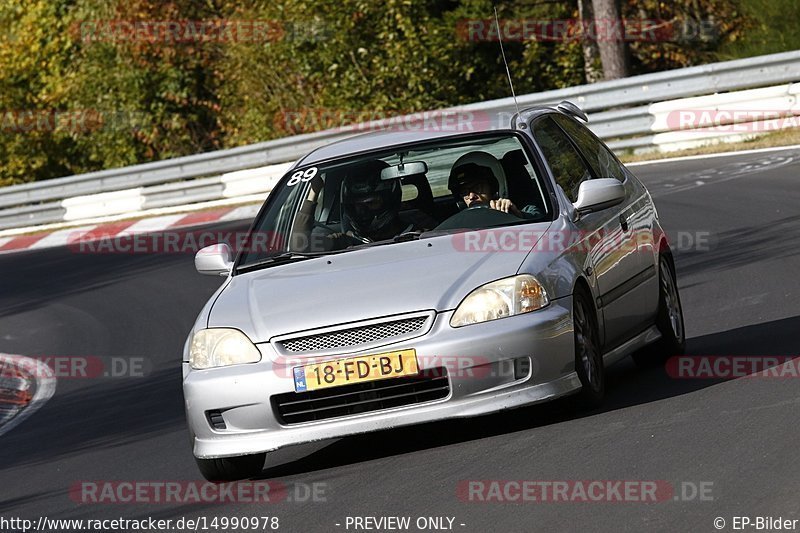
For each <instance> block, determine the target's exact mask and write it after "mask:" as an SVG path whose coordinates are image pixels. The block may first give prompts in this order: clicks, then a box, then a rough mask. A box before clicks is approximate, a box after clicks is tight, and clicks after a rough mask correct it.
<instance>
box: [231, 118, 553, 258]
mask: <svg viewBox="0 0 800 533" xmlns="http://www.w3.org/2000/svg"><path fill="white" fill-rule="evenodd" d="M546 198H547V195H546V194H545V186H544V182H543V181H542V179H541V178H540V176H538V174H537V173H536V172H535V170H534V166H533V165H532V164H531V161H530V159H529V157H528V154H527V152H526V150H525V149H524V148H523V145H522V143H521V142H520V140H519V139H518V137H517V136H516V134H512V133H505V134H498V133H494V134H487V135H483V136H479V137H474V136H473V137H470V138H469V139H464V138H463V137H462V138H460V139H457V140H453V139H445V140H440V141H437V142H427V143H424V144H420V145H418V146H416V145H415V146H408V145H405V146H403V147H402V148H394V149H391V148H389V149H386V150H382V151H380V152H373V153H371V154H368V155H360V156H359V157H357V158H348V159H346V160H338V161H330V162H326V163H321V164H318V165H307V166H300V167H298V168H296V169H294V170H292V171H290V172H289V173H288V174H287V175H286V176H284V178H283V179H282V180H281V181H280V182H279V183H278V185H277V188H276V190H274V191H272V193H271V197H270V199H269V201H268V206H267V208H266V209H265V210H263V212H262V213H261V215H260V217H259V219H258V221H257V224H256V226H255V229H254V231H253V232H252V233H251V234H250V236H249V239H248V242H247V243H246V246H245V251H244V252H243V254H242V255H241V257H240V260H239V263H238V265H237V267H238V268H247V267H252V266H254V265H256V264H261V263H264V262H267V263H271V264H276V263H277V262H278V261H276V259H277V260H281V261H285V260H295V259H301V258H303V257H308V256H311V255H318V254H329V253H341V252H347V251H350V250H353V249H357V248H360V247H365V246H373V245H378V244H380V245H383V244H394V243H397V242H402V241H404V240H412V239H415V238H419V237H420V236H425V235H435V234H437V233H439V232H445V231H446V232H450V231H463V230H476V229H481V228H487V227H497V226H503V225H511V224H524V223H530V222H539V221H542V220H548V219H549V218H550V217H551V212H550V209H551V208H550V205H549V202H548V201H547V200H546ZM429 232H430V233H429Z"/></svg>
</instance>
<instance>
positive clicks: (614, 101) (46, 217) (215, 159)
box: [0, 51, 800, 229]
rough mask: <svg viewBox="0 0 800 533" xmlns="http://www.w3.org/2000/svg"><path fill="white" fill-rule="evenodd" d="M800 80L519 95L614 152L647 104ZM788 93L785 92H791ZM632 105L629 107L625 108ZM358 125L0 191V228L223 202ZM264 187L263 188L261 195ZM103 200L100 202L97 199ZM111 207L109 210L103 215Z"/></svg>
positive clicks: (499, 106) (754, 77)
mask: <svg viewBox="0 0 800 533" xmlns="http://www.w3.org/2000/svg"><path fill="white" fill-rule="evenodd" d="M797 81H800V51H793V52H785V53H781V54H773V55H768V56H760V57H753V58H747V59H741V60H735V61H727V62H722V63H713V64H709V65H702V66H697V67H689V68H684V69H677V70H671V71H665V72H659V73H654V74H646V75H642V76H633V77H629V78H624V79H620V80H613V81H607V82H599V83H595V84H591V85H581V86H576V87H569V88H566V89H559V90H554V91H546V92H542V93H535V94H528V95H521V96H519V97H518V101H519V106H520V107H529V106H533V105H542V104H552V103H557V102H560V101H562V100H571V101H573V102H575V103H577V104H578V105H579V106H580V107H581V108H582V109H584V110H585V111H587V112H588V113H590V115H591V116H590V127H591V128H592V129H593V130H594V131H595V133H597V134H598V135H599V136H600V137H601V138H603V139H605V140H608V141H611V142H609V145H610V146H611V147H612V148H614V149H615V150H623V149H640V148H647V147H652V146H654V144H655V142H656V141H655V135H656V134H657V131H654V130H653V126H654V123H656V121H657V117H656V116H655V115H654V114H653V113H652V111H651V108H652V105H650V104H653V103H657V102H664V101H668V100H675V99H679V98H685V97H692V96H700V95H709V94H714V93H720V92H729V91H741V90H745V89H753V88H759V87H767V86H770V85H778V84H789V83H791V82H797ZM789 92H791V91H789ZM631 106H635V107H631ZM457 110H458V112H460V113H476V114H477V113H481V114H483V116H486V117H490V119H491V121H492V127H494V128H498V127H508V120H509V119H510V117H511V116H512V114H513V112H514V102H513V99H511V98H503V99H499V100H492V101H487V102H479V103H475V104H469V105H466V106H462V107H458V108H457ZM360 132H361V129H360V128H359V127H358V126H355V127H353V128H340V129H335V130H326V131H321V132H317V133H311V134H304V135H296V136H292V137H287V138H283V139H278V140H274V141H268V142H263V143H258V144H252V145H249V146H243V147H240V148H233V149H228V150H219V151H216V152H209V153H204V154H198V155H193V156H187V157H179V158H175V159H169V160H165V161H158V162H154V163H146V164H142V165H134V166H129V167H124V168H117V169H111V170H104V171H100V172H91V173H88V174H80V175H76V176H70V177H65V178H57V179H52V180H47V181H42V182H36V183H28V184H23V185H14V186H9V187H3V188H0V229H3V228H14V227H23V226H30V225H36V224H44V223H50V222H61V221H63V220H64V219H65V217H66V218H67V219H72V218H74V217H70V216H69V215H68V214H67V211H68V209H67V208H66V207H65V206H64V205H63V202H64V201H65V200H69V199H75V198H76V197H81V196H86V195H98V194H102V193H112V192H115V191H126V190H129V191H131V193H132V194H133V195H136V194H139V195H141V196H142V199H141V202H139V203H140V204H141V205H142V206H143V207H165V206H175V205H184V204H190V203H194V202H200V201H206V200H213V199H219V198H222V197H223V196H224V195H225V183H224V180H223V179H222V177H221V176H222V175H224V174H226V173H230V172H235V171H239V170H243V169H253V168H256V167H263V166H267V165H275V164H278V163H286V162H290V161H293V160H296V159H297V158H299V157H301V156H303V155H304V154H306V153H308V152H309V151H311V150H313V149H314V148H317V147H319V146H323V145H326V144H329V143H331V142H334V141H337V140H340V139H343V138H346V137H348V136H350V135H353V134H355V133H360ZM267 190H268V189H265V190H264V192H266V191H267ZM100 200H101V199H100V198H98V201H100ZM113 212H114V207H109V213H108V214H112V213H113Z"/></svg>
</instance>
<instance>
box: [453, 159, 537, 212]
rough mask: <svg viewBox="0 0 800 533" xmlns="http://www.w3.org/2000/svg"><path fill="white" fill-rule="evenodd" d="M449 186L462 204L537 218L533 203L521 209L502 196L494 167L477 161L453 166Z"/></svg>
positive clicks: (468, 206) (457, 200)
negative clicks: (493, 170) (491, 167)
mask: <svg viewBox="0 0 800 533" xmlns="http://www.w3.org/2000/svg"><path fill="white" fill-rule="evenodd" d="M447 187H448V188H449V189H450V192H451V193H453V196H454V197H455V199H456V202H457V203H459V205H461V203H462V202H463V203H464V204H466V207H467V208H470V207H488V208H491V209H496V210H498V211H502V212H504V213H509V214H512V215H514V216H516V217H519V218H535V217H537V216H538V215H539V210H538V209H537V208H536V207H535V206H532V205H528V206H525V207H523V208H522V209H519V208H518V207H517V206H516V205H514V203H513V202H512V201H511V200H509V199H508V198H500V186H499V184H498V182H497V178H496V177H495V176H494V173H493V172H492V169H490V168H489V167H486V166H483V165H479V164H477V163H465V164H463V165H458V166H455V167H454V168H453V170H452V171H451V172H450V179H449V180H448V182H447Z"/></svg>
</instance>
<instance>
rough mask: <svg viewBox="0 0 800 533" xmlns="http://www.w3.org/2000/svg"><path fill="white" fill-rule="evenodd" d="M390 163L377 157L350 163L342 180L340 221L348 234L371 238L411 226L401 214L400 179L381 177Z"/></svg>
mask: <svg viewBox="0 0 800 533" xmlns="http://www.w3.org/2000/svg"><path fill="white" fill-rule="evenodd" d="M388 167H389V165H388V164H387V163H385V162H383V161H380V160H373V161H367V162H365V163H362V164H360V165H356V166H353V167H352V169H351V170H350V171H349V172H348V175H347V176H345V179H344V183H343V184H342V208H343V216H342V222H343V226H344V228H345V232H346V234H347V235H350V236H351V237H353V238H355V239H357V240H359V241H362V242H374V241H381V240H385V239H390V238H392V237H394V236H395V235H399V234H400V233H404V232H406V231H412V230H414V229H415V228H414V225H413V224H407V223H405V222H403V220H402V219H401V218H400V204H401V202H402V196H403V193H402V190H401V188H400V181H399V180H397V179H393V180H382V179H381V171H382V170H383V169H385V168H388Z"/></svg>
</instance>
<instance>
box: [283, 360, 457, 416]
mask: <svg viewBox="0 0 800 533" xmlns="http://www.w3.org/2000/svg"><path fill="white" fill-rule="evenodd" d="M448 394H450V381H449V380H448V379H447V369H445V368H433V369H428V370H423V371H422V372H421V373H420V374H419V375H417V376H407V377H402V378H390V379H383V380H380V381H370V382H368V383H356V384H353V385H344V386H342V387H333V388H330V389H322V390H317V391H310V392H288V393H285V394H278V395H275V396H273V397H272V408H273V410H274V411H275V414H276V416H277V418H278V421H279V422H280V423H281V424H283V425H292V424H301V423H303V422H312V421H314V420H327V419H329V418H337V417H341V416H348V415H354V414H358V413H368V412H372V411H380V410H381V409H390V408H392V407H400V406H403V405H413V404H418V403H423V402H430V401H433V400H441V399H442V398H446V397H447V395H448Z"/></svg>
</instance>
